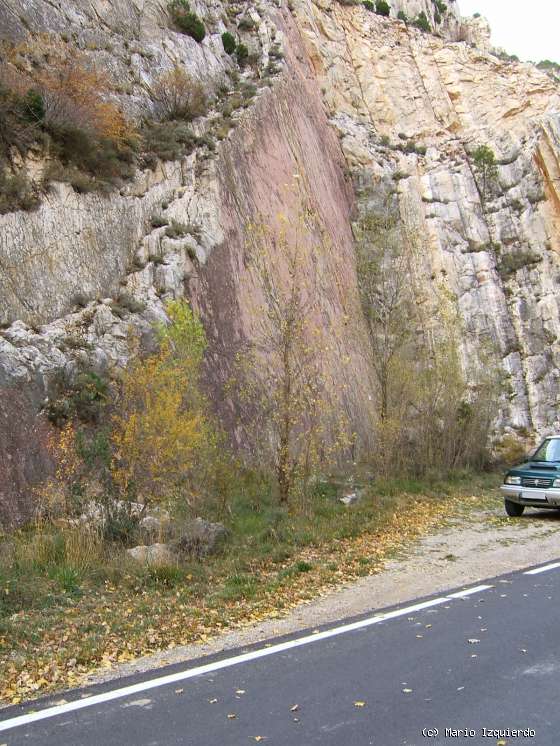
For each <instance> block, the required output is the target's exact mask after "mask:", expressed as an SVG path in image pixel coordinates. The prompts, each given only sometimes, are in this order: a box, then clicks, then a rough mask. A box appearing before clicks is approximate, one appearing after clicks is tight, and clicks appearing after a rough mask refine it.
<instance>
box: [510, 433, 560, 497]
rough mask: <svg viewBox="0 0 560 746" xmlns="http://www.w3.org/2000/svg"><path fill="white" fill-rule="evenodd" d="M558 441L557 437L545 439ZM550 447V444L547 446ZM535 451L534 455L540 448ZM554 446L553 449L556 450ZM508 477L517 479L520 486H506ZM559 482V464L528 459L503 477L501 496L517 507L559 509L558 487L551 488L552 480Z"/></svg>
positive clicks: (559, 490)
mask: <svg viewBox="0 0 560 746" xmlns="http://www.w3.org/2000/svg"><path fill="white" fill-rule="evenodd" d="M548 440H560V438H559V437H558V436H551V437H550V438H545V440H544V441H543V444H544V443H546V441H548ZM549 445H552V444H549ZM541 447H542V444H541V446H539V449H537V451H535V454H534V455H536V454H537V453H538V451H539V450H540V448H541ZM556 447H557V445H554V446H553V448H556ZM508 477H519V479H520V480H521V484H506V483H505V480H506V479H507V478H508ZM555 479H559V480H560V462H558V461H539V460H534V459H529V460H527V461H525V462H524V463H522V464H519V465H518V466H515V467H513V468H512V469H510V470H509V471H508V472H507V473H506V474H505V476H504V483H503V484H502V486H501V492H502V495H503V496H504V498H505V499H506V500H509V501H510V502H514V503H518V504H519V505H532V506H534V507H540V508H560V487H553V486H552V485H553V484H554V480H555Z"/></svg>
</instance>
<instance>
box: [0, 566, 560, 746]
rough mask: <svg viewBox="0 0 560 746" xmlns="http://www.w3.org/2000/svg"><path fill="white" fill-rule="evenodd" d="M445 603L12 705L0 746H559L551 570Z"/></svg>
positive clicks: (558, 655) (1, 716)
mask: <svg viewBox="0 0 560 746" xmlns="http://www.w3.org/2000/svg"><path fill="white" fill-rule="evenodd" d="M536 569H537V570H541V569H542V568H536ZM488 586H489V587H488ZM462 590H464V589H457V591H462ZM466 590H467V591H470V590H471V589H469V588H467V589H466ZM450 596H452V593H448V594H446V596H445V597H442V596H436V597H433V598H430V599H421V600H420V601H419V602H415V603H414V604H408V605H407V606H406V607H400V608H397V609H392V610H383V611H382V612H379V613H378V615H376V616H375V617H373V618H372V617H371V615H370V616H368V617H365V618H361V619H357V620H349V621H348V622H345V623H344V625H343V626H342V625H338V626H337V627H327V628H325V629H322V630H321V631H319V632H317V630H309V631H308V632H307V633H301V634H299V635H297V636H292V637H290V638H286V639H284V640H282V641H280V643H279V641H278V640H274V641H273V642H272V645H270V644H269V645H268V646H267V645H262V644H260V645H258V646H255V647H254V648H250V649H244V650H240V651H236V652H233V653H232V652H231V651H230V652H228V654H227V656H222V657H219V656H217V657H213V658H210V659H208V658H205V659H203V660H201V661H198V662H194V663H192V664H189V665H186V664H182V665H177V666H172V667H167V668H165V669H162V670H160V671H151V672H149V673H145V674H143V675H141V676H138V677H131V678H129V679H126V680H122V679H121V680H119V681H112V682H110V683H108V684H106V685H103V686H98V687H94V688H89V689H87V690H83V691H81V692H74V693H71V694H69V695H66V697H65V699H66V701H67V702H68V704H66V705H62V706H60V705H59V706H58V708H57V706H56V704H55V702H60V697H58V698H56V699H52V700H42V701H40V702H36V703H34V705H30V706H23V707H12V708H10V709H8V710H4V711H2V713H0V745H1V746H4V744H6V745H7V746H20V745H21V744H26V745H27V744H41V746H117V745H118V746H172V745H173V746H174V745H175V744H177V745H179V744H181V746H241V745H243V746H247V745H248V744H250V743H264V744H271V746H273V745H274V744H277V745H279V746H304V745H305V746H308V745H310V744H320V745H321V746H366V745H368V744H375V745H376V746H398V745H400V744H407V745H408V746H420V744H424V745H427V744H430V743H434V744H436V743H437V744H457V743H461V742H468V743H470V744H492V746H496V744H504V743H505V744H507V746H511V745H512V744H527V745H528V744H535V746H558V744H559V743H560V712H559V709H560V708H559V703H558V698H559V694H560V646H559V641H560V609H559V605H558V600H559V598H560V562H559V563H557V564H552V565H550V566H548V565H547V566H546V570H545V571H543V572H537V573H533V574H528V573H527V572H526V571H525V572H519V573H515V574H512V575H508V576H503V577H501V578H497V579H492V580H489V581H487V585H485V586H481V587H477V588H476V589H474V592H473V593H472V594H471V595H465V596H461V595H459V596H456V597H455V598H453V597H450ZM239 656H242V657H241V658H239ZM129 687H133V689H132V690H131V689H130V688H129ZM84 695H87V699H84ZM76 703H78V705H76ZM84 705H86V706H84ZM74 707H77V708H78V709H72V708H74ZM53 708H54V709H53ZM33 711H35V712H39V715H40V716H41V717H42V719H38V720H36V721H33V718H34V717H36V715H34V714H33ZM45 715H46V717H44V716H45ZM446 729H452V730H451V731H448V732H447V733H446ZM484 729H486V731H485V730H484ZM501 729H510V733H509V734H508V733H505V734H501V733H497V732H495V731H496V730H501ZM513 729H518V730H519V731H526V730H527V729H530V730H531V733H526V734H523V733H518V734H515V733H514V734H513V735H512V733H511V731H513ZM532 731H534V735H532Z"/></svg>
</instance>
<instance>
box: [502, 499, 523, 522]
mask: <svg viewBox="0 0 560 746" xmlns="http://www.w3.org/2000/svg"><path fill="white" fill-rule="evenodd" d="M504 505H505V508H506V513H507V514H508V515H509V517H510V518H519V516H520V515H523V511H524V510H525V506H524V505H520V504H519V503H514V502H512V501H511V500H504Z"/></svg>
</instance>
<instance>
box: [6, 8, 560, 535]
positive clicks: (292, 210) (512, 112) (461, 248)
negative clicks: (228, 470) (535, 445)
mask: <svg viewBox="0 0 560 746" xmlns="http://www.w3.org/2000/svg"><path fill="white" fill-rule="evenodd" d="M240 5H242V7H243V12H244V13H246V14H249V15H250V17H251V18H252V19H253V21H254V23H255V33H254V34H253V35H252V37H251V39H250V40H249V39H248V41H249V43H252V44H254V45H255V47H254V49H255V51H256V52H257V53H258V56H259V60H260V62H259V71H260V74H263V70H264V68H265V67H266V64H267V62H268V50H269V49H270V44H271V40H272V38H273V37H274V38H275V39H276V41H280V42H281V44H282V49H283V52H284V55H285V60H284V62H283V63H282V71H281V73H280V74H279V75H277V76H276V77H275V79H274V81H273V83H272V85H271V87H264V88H262V89H261V90H260V91H259V93H258V95H257V97H256V99H255V102H254V104H253V105H252V106H251V107H250V108H249V109H247V110H244V111H242V112H239V113H237V114H236V115H235V117H234V120H235V125H236V126H235V127H234V129H232V131H231V132H230V133H229V135H228V136H227V137H226V138H225V139H224V140H223V141H222V142H221V143H219V144H218V147H217V149H216V153H215V154H212V155H210V154H209V153H207V152H202V153H201V152H199V151H195V152H194V153H192V154H191V155H190V156H188V157H186V158H184V159H183V160H182V161H180V162H176V163H167V164H165V166H160V167H158V169H156V171H154V172H146V173H143V174H139V175H138V178H137V180H136V181H135V182H134V183H132V184H129V185H128V186H126V187H124V188H123V189H122V190H121V191H120V192H115V193H113V194H111V195H109V196H103V197H102V196H96V195H77V194H75V193H74V192H72V191H71V190H70V189H69V188H67V187H63V186H57V187H56V188H55V190H54V191H53V192H52V193H51V194H50V195H49V196H48V197H47V198H46V199H45V201H44V203H43V205H42V206H41V208H40V209H39V210H38V211H37V212H36V213H13V214H10V215H6V216H3V217H0V320H1V322H2V324H3V326H4V328H3V330H1V331H0V389H1V392H2V393H1V397H0V484H2V488H1V489H0V503H1V505H2V510H3V513H2V512H1V511H0V513H1V516H3V520H4V521H5V522H6V521H7V520H8V519H10V520H13V519H20V518H23V517H25V515H28V514H29V510H30V507H31V504H32V495H33V485H34V484H35V483H36V482H37V480H39V479H40V477H41V476H42V475H43V476H44V475H45V474H47V473H49V469H50V468H51V463H50V458H49V454H48V450H47V449H46V447H45V442H46V439H47V437H48V424H47V423H46V421H45V418H44V415H43V414H42V413H41V410H42V407H43V404H44V401H45V397H47V396H48V392H49V382H50V380H51V379H52V377H53V376H54V375H55V373H56V371H60V370H64V371H66V372H67V373H68V374H69V375H71V374H72V372H73V371H75V370H76V369H77V366H78V365H79V364H80V362H87V364H88V365H89V366H91V367H93V368H94V369H96V370H99V371H101V372H105V373H108V374H109V375H118V371H119V370H120V369H121V368H122V367H123V366H125V365H126V364H127V362H128V360H129V359H130V356H131V354H133V352H134V350H135V348H136V344H137V342H140V344H142V346H143V347H144V348H145V349H150V346H151V345H152V344H153V333H152V324H153V322H154V321H156V320H162V319H163V318H164V304H165V301H166V300H167V299H170V298H174V297H181V296H185V295H186V296H188V297H190V298H191V299H192V302H193V303H194V304H195V306H196V307H197V308H198V309H199V310H200V312H201V314H202V317H203V319H204V323H205V325H206V329H207V333H208V336H209V340H210V350H209V356H208V367H207V377H208V382H209V385H210V386H211V387H212V388H213V390H214V391H215V393H216V397H215V400H216V403H217V406H218V407H219V412H220V414H221V416H222V418H223V420H224V422H225V423H226V425H227V426H228V427H229V429H230V432H231V433H232V436H233V437H234V438H239V437H240V434H239V433H238V432H237V431H236V429H235V424H234V423H235V420H234V417H233V416H232V415H233V413H234V412H235V409H236V406H237V405H236V403H235V402H233V401H230V400H224V399H223V398H221V394H220V392H221V391H222V384H223V383H224V382H225V381H226V380H227V378H228V375H229V373H230V370H231V361H232V359H233V356H234V355H235V353H236V351H237V350H239V349H240V348H241V347H242V346H243V344H244V343H245V342H246V341H247V340H250V339H254V338H255V336H256V335H257V334H258V332H259V329H260V327H261V318H260V315H261V314H262V298H263V295H262V288H261V287H260V285H259V278H258V277H256V276H255V273H254V272H253V271H252V270H251V266H250V263H249V262H248V261H247V252H246V246H245V233H246V228H247V225H248V224H250V223H252V222H254V221H255V220H259V219H261V218H264V219H266V220H269V221H270V222H272V223H273V222H274V221H275V220H277V215H278V213H280V212H282V213H284V215H285V216H286V217H287V219H288V221H294V220H295V216H296V213H297V205H298V201H299V200H300V199H303V201H304V202H305V204H306V205H308V206H309V207H310V208H311V209H312V211H313V212H314V213H315V214H316V215H317V216H318V228H317V231H316V238H317V239H319V238H321V243H322V245H323V247H324V248H323V250H322V251H321V253H320V255H319V257H318V258H317V257H315V258H314V257H313V255H312V252H311V251H308V252H306V253H305V255H304V258H303V268H304V269H303V273H304V276H305V281H306V283H307V287H308V293H309V295H310V297H312V300H313V303H312V307H313V317H314V319H315V320H316V321H317V322H320V326H321V328H322V330H323V340H324V356H325V365H326V369H327V370H328V371H329V372H330V391H331V394H332V400H333V405H334V406H333V409H334V411H336V412H338V413H339V414H340V417H341V418H342V417H343V418H344V419H345V421H346V422H347V423H348V426H349V428H351V429H352V430H353V431H355V432H357V433H358V435H359V437H360V440H361V442H362V444H363V447H365V448H367V447H368V446H369V445H371V440H372V433H371V424H370V423H371V415H372V410H371V408H372V401H373V400H374V396H375V393H374V391H373V388H372V380H371V375H370V371H369V370H368V367H367V364H366V362H365V359H364V355H363V348H364V330H363V327H362V321H361V316H360V312H359V304H358V298H357V290H356V276H355V266H354V259H353V247H352V231H351V223H352V219H353V216H354V214H355V207H356V204H355V195H354V188H355V186H356V185H357V184H358V185H359V183H360V179H364V178H365V179H367V180H369V182H371V183H372V184H373V185H374V187H375V184H376V183H380V182H383V183H387V182H389V183H392V184H394V189H395V190H396V191H397V192H398V195H399V202H400V207H401V213H402V216H403V219H404V220H405V221H406V222H407V224H408V225H409V227H410V228H411V229H412V230H413V231H414V232H415V233H416V235H418V236H419V237H421V241H419V246H418V251H417V266H416V268H415V272H416V275H417V277H416V280H417V282H418V284H419V286H420V287H423V288H424V289H425V291H426V294H427V295H429V293H430V289H431V288H432V287H435V286H438V287H444V288H445V290H446V292H447V293H448V295H449V297H450V298H452V299H453V301H454V303H455V305H456V307H457V309H458V311H459V314H460V318H461V320H462V331H463V344H462V352H463V355H464V358H465V360H467V359H472V358H476V357H478V356H479V355H480V350H481V349H490V350H492V351H493V353H492V354H494V355H495V356H496V359H497V361H498V363H499V364H500V366H501V367H502V369H503V370H504V372H505V374H506V377H507V380H508V388H507V395H506V396H505V398H504V402H503V411H502V420H501V423H500V424H501V425H502V426H504V427H507V428H517V429H519V430H521V429H523V428H526V429H527V430H534V431H536V432H538V433H546V432H549V431H551V430H553V429H557V428H558V427H559V426H560V422H559V417H558V364H559V362H560V358H559V355H560V307H559V303H558V288H559V287H560V258H559V256H558V254H559V251H560V240H559V239H560V237H559V232H558V230H559V225H560V223H559V220H560V194H559V192H558V179H559V178H560V166H559V155H558V154H559V152H560V116H559V112H560V99H559V94H558V89H557V87H556V85H555V84H554V82H553V81H551V80H550V79H549V78H548V77H547V76H546V75H545V74H542V73H541V72H539V71H538V70H536V69H535V68H534V67H533V66H531V65H528V64H520V63H512V62H506V61H503V60H501V59H499V58H497V57H495V56H493V55H492V54H490V52H489V51H488V50H487V48H486V47H484V45H483V47H482V48H476V47H473V46H472V42H470V43H465V42H456V41H454V40H455V39H456V38H458V33H457V32H458V28H459V26H458V24H459V18H460V16H459V10H458V8H457V4H456V3H454V2H449V3H448V6H449V11H448V14H447V16H446V19H444V21H443V23H442V26H441V29H440V30H439V36H435V35H428V34H423V33H421V32H420V31H418V30H416V29H414V28H412V27H410V26H406V25H405V24H404V23H402V22H400V21H397V20H395V19H394V18H382V17H380V16H377V15H376V14H374V13H371V12H369V11H367V10H366V9H365V8H363V7H360V6H346V5H342V4H340V3H338V2H337V1H336V0H315V1H313V0H293V10H292V11H290V10H288V8H287V7H278V6H276V4H274V3H271V4H269V5H267V6H266V7H264V6H263V7H259V9H257V7H255V6H253V5H250V4H246V5H245V4H240ZM391 5H392V15H393V16H394V15H396V14H397V12H398V11H399V10H403V11H404V12H406V14H407V15H408V16H409V17H413V16H414V15H415V14H417V13H418V12H420V10H424V12H426V14H427V15H428V17H429V18H431V19H432V20H433V12H434V7H435V6H434V3H433V2H431V0H408V1H407V2H405V0H402V2H401V1H400V0H395V1H394V2H393V3H391ZM6 9H7V10H6ZM197 9H198V11H199V12H200V13H201V15H203V16H204V17H205V19H206V20H207V21H208V23H207V26H208V28H209V30H210V33H209V35H208V37H207V39H205V40H204V42H203V44H202V45H198V44H196V43H195V42H193V41H192V40H191V39H188V38H187V37H184V36H182V35H180V34H177V33H175V32H174V31H173V30H171V29H170V28H169V19H168V17H167V12H166V3H165V2H149V3H148V2H142V0H135V2H134V3H133V2H130V0H120V2H118V3H112V4H111V5H110V6H109V5H108V4H107V3H102V2H97V0H91V1H89V0H87V1H86V0H81V1H80V2H77V3H73V4H71V5H70V6H69V5H68V4H62V3H58V2H56V0H53V2H48V3H46V2H44V0H26V2H23V3H21V2H17V3H16V2H15V0H6V2H5V3H4V4H3V6H2V10H0V21H1V22H0V35H2V36H5V37H8V38H18V37H20V38H22V39H24V38H26V34H27V33H28V31H27V29H28V27H29V26H31V27H33V28H35V30H38V29H40V28H42V29H45V28H48V29H50V30H52V32H53V33H55V34H56V33H58V34H60V35H61V38H62V34H66V35H70V37H71V38H72V39H73V40H74V42H76V43H78V44H80V45H81V46H82V48H83V49H84V52H85V53H87V54H91V55H93V56H94V57H95V59H96V60H97V61H99V62H101V61H102V60H103V59H105V60H106V61H107V63H108V64H109V66H110V67H111V69H112V70H113V73H114V74H115V75H116V76H117V77H119V78H121V79H122V81H123V86H122V89H123V90H121V91H120V92H119V91H116V92H115V95H116V96H120V97H121V100H122V104H123V106H124V107H125V108H127V110H128V111H130V112H140V111H143V110H146V109H147V108H149V107H150V96H149V86H150V83H151V81H152V80H153V79H154V76H155V75H156V74H157V72H158V70H163V69H165V68H168V67H169V66H171V65H172V64H174V63H175V62H179V63H180V64H184V65H186V67H187V68H188V69H189V70H190V71H191V72H193V74H196V75H198V76H199V77H200V78H201V79H203V80H209V81H210V80H212V81H214V80H216V79H218V78H219V76H220V75H224V74H225V71H226V70H227V69H228V67H229V66H231V64H232V63H231V60H229V58H227V57H226V56H225V55H224V54H223V50H222V49H221V46H220V45H221V40H220V33H221V31H222V30H223V29H224V28H225V27H226V24H225V20H227V8H226V6H225V5H222V4H221V3H219V2H217V1H216V2H215V3H210V2H208V3H205V4H202V3H201V4H197ZM33 25H34V26H33ZM480 144H488V145H490V146H491V147H492V148H493V149H494V151H495V152H496V154H497V157H498V159H499V166H498V177H497V180H496V182H495V183H493V184H492V186H491V188H489V190H488V193H487V194H485V195H482V194H481V185H480V180H479V179H478V181H477V178H476V173H475V170H474V169H473V161H472V153H473V151H474V149H475V148H476V147H477V146H478V145H480ZM296 195H299V196H296ZM358 198H359V195H358ZM155 212H157V213H158V214H163V215H164V217H165V218H166V219H167V220H169V221H170V220H173V219H176V220H177V221H179V222H181V223H183V224H185V225H189V226H191V230H189V232H188V234H187V235H183V236H179V237H176V238H170V237H169V236H167V235H166V231H165V228H164V227H154V225H153V224H152V221H151V218H152V216H153V214H154V213H155ZM269 260H270V266H271V267H273V269H274V272H275V274H276V276H277V277H278V278H279V280H280V282H281V281H282V278H285V276H286V266H285V262H284V260H283V258H282V257H281V256H279V255H276V254H274V253H273V252H271V254H270V257H269ZM77 293H80V294H85V295H86V296H87V297H88V298H89V299H90V300H89V302H88V303H87V305H86V307H85V308H77V307H76V305H75V303H74V300H75V295H76V294H77ZM119 293H124V294H125V295H126V296H127V297H130V298H132V299H134V300H135V301H136V302H138V303H140V304H141V305H142V308H143V310H142V311H140V312H138V311H135V312H134V311H133V312H130V311H127V310H126V309H125V310H124V311H123V309H122V307H121V308H118V307H116V306H115V303H114V300H115V297H116V295H117V294H119Z"/></svg>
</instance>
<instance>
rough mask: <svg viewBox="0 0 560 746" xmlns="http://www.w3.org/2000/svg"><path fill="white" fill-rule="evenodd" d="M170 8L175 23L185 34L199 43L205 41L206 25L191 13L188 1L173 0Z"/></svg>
mask: <svg viewBox="0 0 560 746" xmlns="http://www.w3.org/2000/svg"><path fill="white" fill-rule="evenodd" d="M168 8H169V12H170V13H171V17H172V19H173V22H174V23H175V25H176V26H177V27H178V28H179V29H180V30H181V31H182V32H183V33H184V34H188V36H191V37H192V38H193V39H194V40H195V41H197V42H199V43H200V42H201V41H202V40H203V39H204V37H205V36H206V29H205V28H204V23H203V22H202V20H201V19H200V18H199V17H198V16H197V15H196V13H193V12H192V11H191V9H190V5H189V3H188V0H172V2H171V3H169V5H168Z"/></svg>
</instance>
